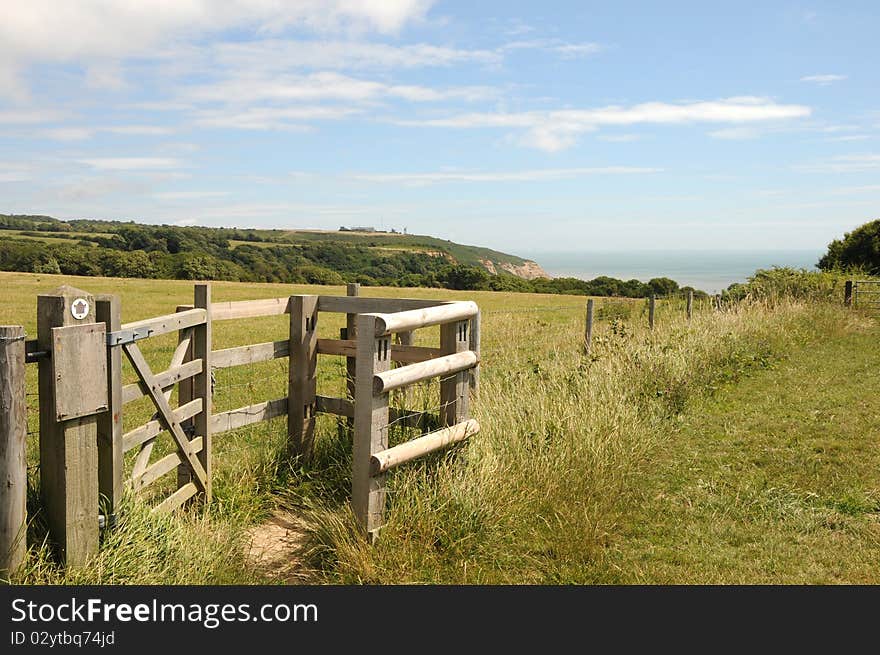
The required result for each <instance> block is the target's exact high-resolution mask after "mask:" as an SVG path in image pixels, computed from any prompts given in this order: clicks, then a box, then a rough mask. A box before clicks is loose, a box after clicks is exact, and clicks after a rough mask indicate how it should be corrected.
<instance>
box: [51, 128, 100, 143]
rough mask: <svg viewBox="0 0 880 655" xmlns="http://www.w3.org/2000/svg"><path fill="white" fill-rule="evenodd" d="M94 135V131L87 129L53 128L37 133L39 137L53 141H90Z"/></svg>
mask: <svg viewBox="0 0 880 655" xmlns="http://www.w3.org/2000/svg"><path fill="white" fill-rule="evenodd" d="M94 134H95V131H94V130H93V129H90V128H88V127H53V128H52V129H48V130H41V131H40V132H39V135H40V136H42V137H45V138H47V139H52V140H53V141H83V140H85V139H91V138H92V136H93V135H94Z"/></svg>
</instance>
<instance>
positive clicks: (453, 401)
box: [25, 284, 480, 565]
mask: <svg viewBox="0 0 880 655" xmlns="http://www.w3.org/2000/svg"><path fill="white" fill-rule="evenodd" d="M321 312H333V313H343V314H345V315H346V325H347V327H346V328H345V329H344V330H343V331H342V332H343V333H342V334H341V335H340V337H341V338H339V339H319V338H318V325H319V315H320V313H321ZM281 314H289V315H290V323H289V332H288V334H286V335H285V338H283V339H281V340H278V341H270V342H266V343H258V344H249V345H244V346H237V347H234V348H226V349H223V350H218V351H214V350H212V326H213V322H214V321H223V320H235V319H251V318H257V317H263V316H275V315H281ZM38 325H39V329H38V335H37V336H38V338H37V339H36V340H34V341H28V342H26V344H25V345H26V352H27V361H28V362H39V368H40V394H39V396H40V466H41V493H42V496H43V504H44V508H45V510H46V514H47V517H48V523H49V529H50V534H51V536H52V538H53V540H54V541H56V542H57V543H58V544H59V546H60V551H61V554H62V557H63V559H64V560H65V561H66V563H67V564H68V565H81V564H83V563H84V562H86V561H87V559H88V557H89V556H90V555H91V554H93V553H95V552H96V551H97V548H98V532H99V525H100V524H101V522H102V521H103V522H104V523H105V524H106V525H108V526H112V525H113V524H114V522H115V517H116V514H117V512H118V511H119V509H120V507H121V501H122V497H123V495H124V493H126V492H127V491H130V492H134V493H143V492H144V491H145V490H147V489H149V488H151V486H152V485H154V484H155V483H156V482H157V481H159V480H160V479H163V478H165V476H167V475H168V474H171V473H173V472H176V473H177V482H176V487H175V490H174V491H173V492H172V493H170V495H167V496H165V497H164V498H162V499H161V500H160V501H159V502H158V503H157V504H156V505H155V506H154V507H153V511H154V512H169V511H173V510H175V509H177V508H179V507H181V506H183V505H184V504H187V503H188V501H192V500H196V499H199V498H201V499H202V500H203V501H204V502H210V500H211V495H212V493H211V484H212V440H213V438H214V437H215V436H216V435H218V434H222V433H223V432H227V431H230V430H235V429H238V428H241V427H244V426H247V425H251V424H253V423H257V422H260V421H265V420H269V419H272V418H275V417H278V416H284V415H286V416H287V443H288V448H287V450H288V454H289V455H290V456H291V457H296V458H303V459H308V458H309V457H310V456H311V452H312V446H313V442H314V436H315V420H316V416H317V414H318V413H327V414H333V415H337V416H341V417H345V418H346V419H347V420H348V425H349V426H350V427H351V428H352V429H353V430H354V465H353V471H352V505H353V508H354V512H355V516H356V517H357V519H358V522H359V524H360V526H361V528H362V530H364V532H365V533H368V534H370V535H372V536H375V534H376V533H377V531H378V529H379V528H380V527H381V526H382V524H383V522H384V518H383V516H384V514H383V511H384V496H385V492H384V479H385V475H386V473H387V471H389V470H390V469H392V468H393V467H395V466H397V465H399V464H402V463H405V462H407V461H410V460H412V459H414V458H416V457H419V456H422V455H425V454H427V453H429V452H433V451H435V450H438V449H440V448H443V447H446V446H449V445H451V444H454V443H457V442H459V441H461V440H463V439H466V438H467V437H469V436H471V435H473V434H475V433H477V432H478V431H479V425H478V424H477V422H476V421H474V420H473V419H471V418H470V417H469V391H470V390H472V389H473V390H475V389H476V388H477V385H478V381H479V375H478V373H479V371H478V368H477V367H478V365H479V326H480V323H479V310H478V308H477V306H476V305H475V304H474V303H472V302H443V301H432V300H418V299H402V298H365V297H360V296H359V295H358V285H349V289H348V296H316V295H293V296H286V297H282V298H269V299H263V300H249V301H238V302H225V303H212V301H211V288H210V285H208V284H196V285H195V291H194V297H193V304H192V305H187V306H179V307H177V311H175V312H174V313H171V314H167V315H164V316H158V317H156V318H150V319H146V320H141V321H136V322H132V323H125V324H123V323H121V306H120V301H119V299H118V298H117V297H115V296H92V295H90V294H88V293H87V292H85V291H81V290H79V289H73V288H71V287H62V288H61V289H59V290H57V291H56V292H54V293H52V294H46V295H43V296H40V297H39V298H38ZM430 326H439V328H440V347H439V348H438V347H428V346H416V345H413V331H414V330H416V329H419V328H424V327H430ZM175 332H176V333H177V335H178V342H177V347H176V349H175V350H174V352H173V354H172V356H171V360H170V361H169V362H168V365H167V368H165V369H164V370H162V371H159V372H156V371H154V370H153V369H152V368H151V367H150V365H149V364H148V363H147V360H146V359H145V357H144V355H143V353H142V351H141V346H140V343H141V342H142V341H144V340H147V339H150V338H154V337H158V336H161V335H167V334H170V333H175ZM394 337H396V343H392V341H393V340H394ZM123 355H124V356H125V357H126V358H127V359H128V361H129V362H130V363H131V366H132V368H133V370H134V372H135V374H136V376H137V380H136V381H135V382H133V383H131V384H123V376H122V357H123ZM319 355H334V356H343V357H345V358H346V360H347V367H346V368H347V371H348V384H347V394H346V396H345V397H339V398H337V397H327V396H321V395H319V394H318V393H317V384H316V381H317V363H318V356H319ZM282 357H288V358H289V360H290V361H289V374H288V380H287V385H288V388H287V395H286V397H283V398H276V399H272V400H268V401H263V402H258V403H253V404H250V405H248V406H245V407H240V408H237V409H233V410H230V411H226V412H222V413H214V412H213V403H212V395H213V390H212V386H213V384H212V379H213V372H214V371H215V370H218V369H223V368H229V367H233V366H242V365H247V364H253V363H256V362H264V361H269V360H273V359H278V358H282ZM392 362H396V363H397V364H398V366H397V368H392V366H391V363H392ZM436 377H441V378H442V379H441V383H440V385H439V388H440V405H439V406H438V407H437V408H435V409H436V410H437V411H436V413H435V414H432V413H431V412H430V411H412V410H410V409H407V408H392V407H390V406H389V393H390V392H391V391H394V390H399V389H404V388H405V387H407V386H409V385H412V384H416V383H419V382H422V381H425V380H429V379H431V378H436ZM175 387H176V388H177V398H178V402H177V406H176V407H174V406H172V401H173V397H174V390H175ZM144 397H146V398H148V399H149V401H150V403H151V406H152V408H153V410H154V413H153V415H152V417H151V418H150V419H149V420H148V421H147V422H146V423H145V424H143V425H140V426H138V427H135V428H133V429H130V430H128V431H125V432H123V416H124V413H125V406H126V405H128V404H129V403H132V402H134V401H137V400H139V399H141V398H144ZM403 397H404V398H407V397H408V396H407V395H403ZM395 422H401V423H403V424H404V425H408V426H411V427H418V428H419V429H420V432H421V433H422V434H421V436H419V437H418V438H416V439H413V440H411V441H409V442H406V443H403V444H399V445H397V446H394V447H391V448H389V444H388V427H389V425H390V424H391V423H395ZM434 428H439V429H434ZM432 429H433V431H430V430H432ZM165 434H167V435H168V437H170V439H171V442H172V443H173V446H174V452H171V453H170V454H167V455H164V456H162V457H159V458H153V455H154V453H155V452H156V450H157V449H156V448H155V446H156V445H157V443H158V440H159V439H161V438H164V437H163V435H165ZM132 451H137V452H136V454H135V455H134V458H133V464H132V468H131V472H130V474H129V475H127V476H126V475H125V474H124V471H125V465H124V464H125V454H126V453H128V452H132ZM152 490H155V487H153V489H152Z"/></svg>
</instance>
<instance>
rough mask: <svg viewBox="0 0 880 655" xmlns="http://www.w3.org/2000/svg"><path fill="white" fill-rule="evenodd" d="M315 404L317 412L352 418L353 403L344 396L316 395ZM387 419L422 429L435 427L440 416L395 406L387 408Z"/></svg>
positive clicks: (404, 425) (408, 426)
mask: <svg viewBox="0 0 880 655" xmlns="http://www.w3.org/2000/svg"><path fill="white" fill-rule="evenodd" d="M315 405H316V406H317V407H316V408H317V410H318V411H319V412H323V413H324V414H334V415H336V416H346V417H348V418H354V403H353V402H351V401H350V400H347V399H345V398H332V397H330V396H316V397H315ZM388 419H389V421H390V422H391V423H397V424H400V425H402V426H403V427H407V428H420V429H422V430H426V429H430V428H432V427H435V426H436V425H437V424H439V422H440V417H439V416H438V415H437V414H432V413H431V412H420V411H413V410H409V409H399V408H397V407H389V408H388Z"/></svg>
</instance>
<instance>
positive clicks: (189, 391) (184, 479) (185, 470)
mask: <svg viewBox="0 0 880 655" xmlns="http://www.w3.org/2000/svg"><path fill="white" fill-rule="evenodd" d="M190 309H193V306H192V305H178V306H177V308H176V309H175V310H174V311H176V312H185V311H187V310H190ZM191 334H192V330H191V329H186V330H179V331H178V333H177V344H178V346H179V345H180V344H181V343H183V342H184V341H186V340H189V345H188V346H187V348H186V352H185V353H184V355H183V362H182V363H183V364H185V363H187V362H191V361H192V360H193V339H192V337H191V336H190V335H191ZM193 400H195V394H193V379H192V378H185V379H183V380H181V381H180V382H178V383H177V406H178V407H182V406H183V405H185V404H187V403H188V402H191V401H193ZM180 427H182V428H183V432H184V434H186V436H187V438H188V439H190V440H192V438H193V434H194V431H195V427H194V424H193V420H192V419H191V418H190V419H187V420H185V421H184V422H183V423H181V424H180ZM190 482H192V471H191V470H190V468H189V464H187V463H186V461H182V462H181V463H180V464H178V465H177V488H178V489H181V488H183V487H185V486H186V485H188V484H189V483H190Z"/></svg>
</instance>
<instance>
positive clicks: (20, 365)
mask: <svg viewBox="0 0 880 655" xmlns="http://www.w3.org/2000/svg"><path fill="white" fill-rule="evenodd" d="M24 339H25V335H24V328H23V327H21V326H20V325H3V326H0V578H7V579H8V578H9V576H10V575H12V574H13V573H15V571H16V569H18V567H19V565H20V564H21V563H22V561H23V560H24V556H25V553H26V552H27V399H26V389H25V378H24V358H25V345H24Z"/></svg>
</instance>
